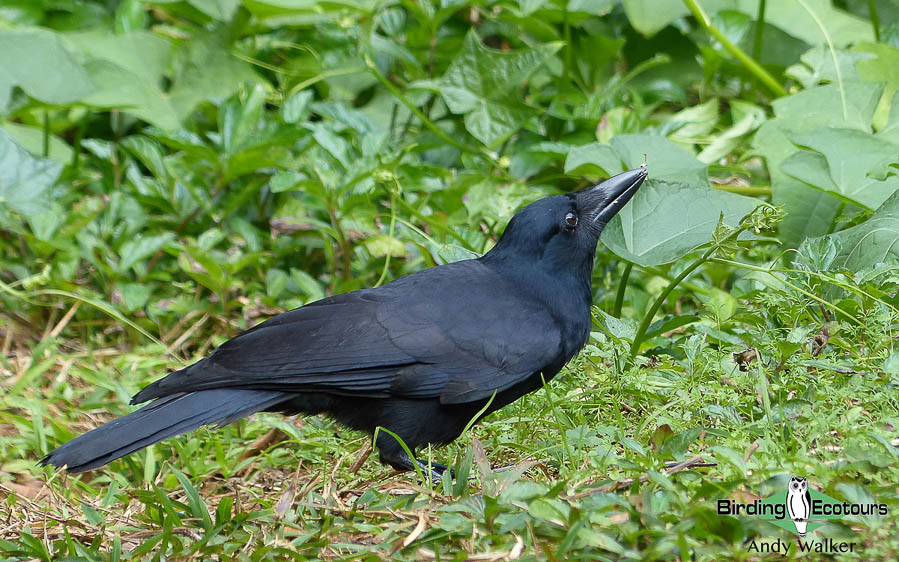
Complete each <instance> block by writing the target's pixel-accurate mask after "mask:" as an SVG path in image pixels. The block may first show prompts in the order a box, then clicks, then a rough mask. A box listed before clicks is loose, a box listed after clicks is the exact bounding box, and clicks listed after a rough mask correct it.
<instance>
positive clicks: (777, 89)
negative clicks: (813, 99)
mask: <svg viewBox="0 0 899 562" xmlns="http://www.w3.org/2000/svg"><path fill="white" fill-rule="evenodd" d="M684 4H686V6H687V8H688V9H689V10H690V12H691V13H692V14H693V17H695V18H696V21H698V22H699V24H700V25H702V27H703V28H705V30H706V31H708V32H709V34H710V35H711V36H712V37H714V38H715V39H717V40H718V41H719V42H720V43H721V45H722V46H723V47H724V48H725V50H727V52H729V53H730V54H731V55H733V56H734V57H735V58H736V59H737V60H738V61H740V63H741V64H742V65H743V66H745V67H746V69H747V70H749V72H751V73H752V74H754V75H755V77H756V78H758V79H759V80H760V81H761V82H762V84H764V85H765V86H767V87H768V89H769V90H771V92H772V93H773V94H775V95H777V96H778V97H781V96H786V95H787V91H786V90H785V89H784V87H783V86H781V85H780V83H779V82H778V81H777V80H775V79H774V77H773V76H771V74H769V73H768V71H767V70H765V69H764V68H762V66H761V65H760V64H759V63H757V62H755V60H754V59H753V58H752V57H750V56H749V55H747V54H746V53H744V52H743V49H741V48H740V47H737V46H736V45H734V44H733V43H731V42H730V39H728V38H727V37H726V36H725V35H724V34H723V33H722V32H721V30H720V29H718V28H717V27H715V26H714V25H712V21H711V20H710V19H709V17H708V16H707V15H706V13H705V12H704V11H703V10H702V7H701V6H700V5H699V3H698V2H697V1H696V0H684Z"/></svg>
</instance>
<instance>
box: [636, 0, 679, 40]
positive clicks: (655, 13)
mask: <svg viewBox="0 0 899 562" xmlns="http://www.w3.org/2000/svg"><path fill="white" fill-rule="evenodd" d="M621 4H622V5H623V6H624V13H625V14H626V15H627V19H628V21H630V23H631V25H632V26H634V29H636V30H637V31H639V32H640V33H642V34H643V35H654V34H655V33H656V32H658V31H659V30H661V29H662V28H663V27H665V26H666V25H668V24H669V23H671V22H673V21H674V20H676V19H678V18H681V17H684V16H686V15H689V13H690V10H689V9H688V8H687V7H686V6H685V5H684V3H683V2H681V1H679V0H621Z"/></svg>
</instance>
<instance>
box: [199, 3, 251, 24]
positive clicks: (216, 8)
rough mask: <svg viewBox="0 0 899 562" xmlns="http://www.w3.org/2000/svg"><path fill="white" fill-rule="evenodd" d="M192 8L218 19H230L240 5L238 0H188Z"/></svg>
mask: <svg viewBox="0 0 899 562" xmlns="http://www.w3.org/2000/svg"><path fill="white" fill-rule="evenodd" d="M188 3H189V4H190V5H191V6H193V7H194V8H196V9H198V10H200V11H201V12H203V13H204V14H206V15H207V16H209V17H211V18H213V19H217V20H220V21H230V20H231V17H232V16H233V15H234V11H235V10H237V7H238V6H239V5H240V2H239V0H188Z"/></svg>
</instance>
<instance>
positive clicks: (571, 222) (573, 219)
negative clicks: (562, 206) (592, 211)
mask: <svg viewBox="0 0 899 562" xmlns="http://www.w3.org/2000/svg"><path fill="white" fill-rule="evenodd" d="M565 224H567V225H568V226H572V227H574V226H577V215H576V214H575V213H574V211H568V214H567V215H565Z"/></svg>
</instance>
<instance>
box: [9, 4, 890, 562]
mask: <svg viewBox="0 0 899 562" xmlns="http://www.w3.org/2000/svg"><path fill="white" fill-rule="evenodd" d="M897 89H899V3H897V2H896V0H870V1H865V0H842V1H834V2H831V1H830V0H785V1H783V2H764V1H759V0H754V1H750V0H683V1H681V0H655V1H653V0H621V1H614V0H499V1H491V0H440V1H436V0H434V1H431V0H381V1H379V0H369V1H365V0H335V1H318V0H186V1H175V0H155V1H149V2H144V1H134V0H125V1H121V2H114V1H88V0H37V1H36V0H6V1H4V2H3V4H2V5H0V300H2V307H0V346H2V348H0V349H2V354H0V363H2V364H0V372H2V380H0V392H2V403H3V405H4V408H3V410H2V411H0V454H2V457H0V458H2V465H0V490H2V493H3V494H4V501H3V503H2V505H0V520H2V521H4V522H3V523H0V527H2V530H0V532H2V540H0V553H2V555H3V556H7V557H9V558H11V559H28V558H38V559H47V560H50V559H58V558H61V557H65V556H69V557H81V559H112V560H119V559H124V558H135V557H136V558H141V557H150V556H154V555H159V556H165V557H169V558H176V559H180V558H189V557H197V558H203V559H207V558H210V557H222V558H246V559H254V560H255V559H264V558H274V559H281V558H284V557H292V558H304V557H323V558H347V557H366V556H372V557H389V556H395V557H396V556H398V557H406V558H416V557H417V558H432V557H441V558H446V557H450V558H452V557H456V558H460V559H464V558H465V557H475V556H480V557H483V558H503V557H506V558H518V557H529V558H548V559H565V558H571V557H592V558H638V559H655V558H681V559H686V558H702V559H721V558H731V557H741V558H745V557H750V553H748V552H747V550H746V547H745V543H746V541H747V540H759V541H770V540H775V539H776V538H777V537H783V538H785V539H786V538H787V537H790V536H791V535H789V534H787V533H783V534H779V533H781V531H779V530H778V529H777V528H776V527H773V526H771V525H768V524H767V523H764V522H760V521H757V520H753V519H751V518H738V517H729V516H728V517H719V516H718V515H716V514H715V513H714V503H715V501H716V500H717V499H719V498H725V497H730V498H734V499H738V500H739V501H751V499H752V498H753V497H766V496H768V495H771V494H772V493H776V492H779V491H781V490H782V489H783V487H784V486H785V482H786V481H787V480H788V478H789V475H790V474H791V473H793V474H798V475H808V476H809V478H810V480H811V481H812V485H813V486H815V487H817V488H819V489H821V490H822V491H823V492H825V493H826V494H828V495H830V496H832V497H834V498H838V499H840V500H843V501H858V502H862V501H869V500H872V499H874V498H876V500H877V501H879V502H881V503H886V504H888V505H889V506H891V509H892V511H891V513H892V514H893V515H892V516H891V517H887V518H877V517H859V518H855V519H850V520H844V521H829V522H827V523H826V524H825V525H823V526H822V527H821V528H820V529H818V530H816V532H815V533H814V536H816V537H821V536H827V537H830V538H834V539H837V540H850V541H853V542H857V543H859V544H860V545H861V547H862V548H861V554H857V555H858V556H860V557H863V558H865V559H875V558H883V559H890V558H891V557H895V554H896V550H897V548H899V543H897V540H896V536H897V533H896V530H897V523H896V517H895V514H896V513H899V502H897V491H896V485H897V482H899V479H897V476H899V474H897V469H896V461H897V458H899V449H897V445H899V442H897V441H896V434H897V433H896V429H895V428H896V425H897V422H899V407H897V400H896V395H897V393H896V390H897V386H899V354H894V352H893V343H892V341H893V338H894V335H893V329H894V326H895V324H896V319H897V306H899V303H897V301H896V295H897V283H899V276H897V274H896V263H897V257H899V246H897V244H896V242H897V240H899V195H897V194H896V192H897V191H899V95H896V91H897ZM644 159H646V160H647V161H648V167H649V170H650V178H651V180H650V181H647V183H646V185H645V186H644V187H643V188H642V189H641V191H640V193H639V194H638V195H637V197H636V198H635V199H634V201H633V202H632V203H631V204H630V205H629V206H628V207H626V208H625V210H624V211H623V212H622V213H621V214H620V215H619V217H616V219H615V220H614V221H613V222H612V223H611V224H610V225H609V226H608V227H607V229H606V231H605V232H604V234H603V243H604V246H605V247H604V248H603V249H601V251H600V253H599V254H598V257H597V267H596V268H595V271H594V283H593V285H594V289H595V301H594V302H595V304H596V314H595V319H596V331H595V332H594V334H593V337H592V338H591V342H590V344H589V345H588V348H587V349H586V350H585V352H584V353H583V354H582V355H581V356H580V357H579V358H578V359H577V360H576V361H574V362H573V365H571V366H570V368H569V369H568V371H567V372H566V373H565V374H564V376H562V377H560V379H559V380H558V381H556V382H558V384H556V383H554V384H553V385H552V386H550V387H547V388H546V389H545V390H544V391H541V392H540V393H538V394H537V395H534V396H531V397H528V398H525V399H523V400H521V401H519V403H516V404H515V405H513V406H511V407H509V408H507V409H505V410H503V411H502V412H500V413H498V414H495V415H493V416H491V417H490V418H489V420H488V421H486V422H485V423H484V424H482V425H481V426H479V427H478V428H477V429H476V430H475V435H476V437H474V436H472V435H471V434H467V435H466V436H464V437H463V438H462V439H460V440H459V442H457V443H456V444H454V445H452V446H450V447H448V448H447V449H445V450H443V451H428V452H425V454H426V455H430V456H431V457H432V458H440V459H441V460H445V459H449V460H450V461H455V462H456V465H457V470H458V471H459V473H460V474H462V475H467V474H471V475H472V478H473V479H472V481H471V482H470V485H468V484H469V483H467V482H466V481H465V479H464V478H463V479H460V480H459V481H458V482H456V483H452V482H449V481H446V482H442V483H435V484H434V485H433V486H432V487H429V486H427V485H422V486H419V485H416V484H415V483H414V482H415V478H414V477H413V476H410V475H398V476H397V475H391V474H389V473H388V472H387V471H386V469H384V468H382V467H380V466H379V465H377V463H376V462H374V461H369V462H366V463H362V464H361V468H360V466H357V465H358V464H359V463H356V462H355V461H356V460H357V458H363V457H364V451H365V444H366V439H365V437H364V436H360V435H356V434H344V435H342V436H339V437H338V436H337V435H336V432H337V431H338V429H337V428H336V427H335V426H333V425H332V424H331V423H330V422H329V421H327V420H322V419H315V418H309V419H306V420H302V421H300V420H286V421H285V420H281V419H280V418H277V417H273V416H258V417H256V418H254V420H252V421H249V422H242V423H241V424H238V425H235V426H230V427H228V428H225V429H223V430H219V431H214V432H213V431H211V430H210V431H206V430H203V431H200V432H198V433H196V434H193V435H189V436H185V437H182V438H179V439H175V440H171V441H170V442H167V443H164V444H160V445H157V446H154V447H152V448H150V449H149V450H147V451H146V453H141V454H136V455H132V456H131V457H129V458H126V459H123V460H122V461H118V462H116V463H113V465H111V466H110V467H109V468H107V469H104V470H103V471H99V472H96V473H90V474H88V475H82V476H78V477H63V476H61V475H58V474H56V473H55V472H54V471H51V470H50V469H39V468H37V467H36V466H35V460H36V459H37V458H39V457H40V456H41V455H42V454H44V453H46V452H47V451H49V450H50V449H52V448H53V447H54V446H56V445H58V444H60V443H62V442H64V441H66V440H68V439H70V438H71V437H73V436H74V435H76V434H78V433H80V432H82V431H84V430H86V429H88V428H90V427H94V426H96V425H98V424H99V423H101V422H102V421H105V420H107V419H110V417H111V416H112V415H118V414H122V413H124V412H126V409H125V407H124V404H126V403H127V401H128V398H129V396H130V395H131V394H132V393H133V392H135V391H136V390H137V389H138V388H140V387H141V386H142V385H143V384H145V383H146V382H148V381H150V380H153V379H155V378H157V377H158V376H159V375H161V374H163V373H164V372H165V371H166V369H167V368H170V367H175V366H179V365H183V364H185V363H187V362H188V361H189V360H191V359H196V358H199V357H201V356H202V355H203V354H205V353H208V352H209V350H210V349H212V348H213V347H214V346H215V345H217V344H218V343H221V342H222V341H223V340H224V339H226V338H227V337H229V336H231V335H234V334H235V333H237V332H238V331H240V330H242V329H245V328H248V327H250V326H252V325H253V324H255V323H257V322H259V321H261V320H263V319H265V318H267V317H269V316H271V315H273V314H275V313H277V312H279V311H282V310H285V309H288V308H292V307H295V306H300V305H302V304H304V303H307V302H310V301H313V300H316V299H319V298H321V297H323V296H325V295H328V294H334V293H340V292H346V291H351V290H354V289H358V288H361V287H370V286H375V285H378V284H382V283H384V282H387V281H389V280H391V279H394V278H396V277H398V276H401V275H404V274H407V273H410V272H412V271H417V270H419V269H422V268H424V267H430V266H434V265H437V264H440V263H445V262H447V261H453V260H457V259H464V258H467V257H471V256H473V255H477V254H481V253H483V252H485V251H486V250H488V249H489V248H490V246H491V245H492V244H493V243H494V242H495V240H496V239H497V237H498V236H499V234H500V233H501V232H502V229H503V227H504V225H505V223H506V222H507V220H508V219H509V217H511V215H512V214H513V213H514V211H515V210H516V209H518V208H519V207H520V206H522V205H524V204H526V203H528V202H530V201H532V200H535V199H537V198H539V197H543V196H545V195H549V194H554V193H560V192H568V191H573V190H576V189H581V188H584V187H586V186H589V185H591V184H593V183H595V182H596V181H598V180H599V179H601V178H604V177H607V176H609V175H612V174H615V173H618V172H621V171H623V170H626V169H629V168H634V167H636V166H639V165H640V164H641V163H643V161H644ZM272 427H274V428H275V429H271V430H270V428H272ZM269 430H270V431H269ZM254 441H255V442H254ZM279 441H283V442H281V443H280V444H278V442H279ZM482 442H483V443H484V447H483V448H482V446H481V443H482ZM485 450H486V451H487V453H485V452H484V451H485ZM435 455H436V457H435ZM510 464H511V465H513V468H512V469H510V470H507V471H494V470H493V469H492V468H491V466H493V467H496V466H502V465H510ZM810 536H811V535H810ZM790 540H792V539H790ZM857 553H858V550H857Z"/></svg>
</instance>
